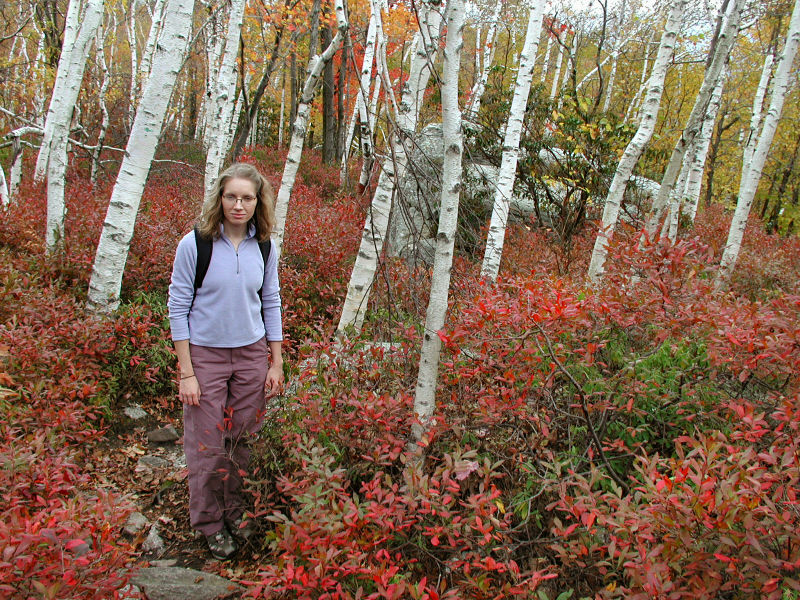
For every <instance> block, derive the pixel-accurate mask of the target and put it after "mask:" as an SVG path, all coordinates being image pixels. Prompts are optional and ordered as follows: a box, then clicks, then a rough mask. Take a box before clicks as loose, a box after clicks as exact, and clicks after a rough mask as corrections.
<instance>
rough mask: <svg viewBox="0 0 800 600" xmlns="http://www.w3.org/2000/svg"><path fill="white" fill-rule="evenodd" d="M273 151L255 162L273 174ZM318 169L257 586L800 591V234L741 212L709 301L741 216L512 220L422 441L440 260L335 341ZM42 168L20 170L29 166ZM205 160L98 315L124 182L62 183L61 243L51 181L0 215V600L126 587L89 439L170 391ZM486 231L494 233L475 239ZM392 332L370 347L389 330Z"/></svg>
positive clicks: (402, 279)
mask: <svg viewBox="0 0 800 600" xmlns="http://www.w3.org/2000/svg"><path fill="white" fill-rule="evenodd" d="M282 158H283V155H282V154H281V153H280V152H274V151H271V150H265V149H251V150H249V151H248V154H246V156H245V160H249V161H253V162H255V163H256V164H257V165H259V166H260V167H261V168H262V169H263V170H264V171H265V172H267V173H268V174H269V177H270V179H271V180H272V182H273V184H274V185H275V186H276V187H277V184H278V181H277V179H278V177H279V174H280V168H279V167H280V165H281V164H282ZM319 163H320V161H318V160H314V158H313V156H312V159H311V160H310V161H309V163H308V164H306V163H305V161H304V165H305V166H304V167H302V168H301V179H300V180H299V181H298V184H297V185H296V187H295V192H294V194H293V197H292V202H291V205H290V210H289V222H288V223H287V233H286V242H285V246H284V254H283V257H282V264H281V282H282V294H283V301H284V306H285V313H284V317H285V325H286V332H287V344H286V349H287V355H288V356H289V359H288V360H287V365H288V366H287V371H288V375H289V376H290V379H291V382H292V385H293V389H294V392H293V393H292V394H291V395H290V396H287V397H285V398H283V399H282V400H281V401H280V402H275V403H271V404H270V406H269V415H268V418H267V419H266V421H265V423H266V424H265V427H264V429H263V431H262V435H261V437H260V439H259V441H258V442H257V444H256V447H255V448H254V450H255V452H254V456H255V459H254V464H253V470H252V473H251V477H250V478H249V480H248V482H247V486H248V489H249V491H250V494H251V495H252V497H253V501H254V506H253V510H254V512H255V513H256V514H257V515H258V516H259V517H260V518H261V520H262V522H263V523H264V524H265V526H264V528H263V536H262V537H261V538H260V540H259V542H258V543H257V551H258V554H259V555H260V558H259V561H258V564H254V565H252V568H251V569H249V570H248V571H247V574H246V575H245V577H244V579H243V580H242V581H241V583H242V584H244V585H245V587H246V592H247V594H248V595H249V596H252V597H265V598H287V599H288V598H337V599H349V598H353V599H354V598H375V599H379V598H416V599H420V600H422V599H429V600H432V599H435V598H452V599H455V598H476V599H484V598H486V599H488V598H508V597H521V598H539V599H553V600H555V599H556V598H567V597H572V598H583V597H600V598H655V597H658V598H662V597H663V598H756V597H767V598H776V599H779V598H783V597H795V596H793V595H792V594H796V593H797V592H796V591H794V590H798V589H800V584H798V579H800V534H799V533H798V531H800V524H799V523H798V518H799V517H800V515H799V514H798V504H797V493H798V487H800V486H799V485H798V483H799V482H800V464H799V462H798V461H800V447H799V444H800V432H798V423H800V416H799V415H800V382H799V381H798V375H797V374H798V373H800V339H798V338H799V337H800V328H798V323H799V322H800V318H798V317H800V295H798V293H799V292H800V290H798V281H800V252H798V247H797V243H798V242H797V239H796V238H790V239H784V238H779V237H776V236H767V235H765V234H763V233H762V231H763V230H762V228H761V227H760V225H759V224H758V223H752V224H751V226H750V227H749V228H748V230H747V233H746V236H745V240H746V243H745V247H744V248H743V254H742V256H741V257H740V263H739V264H738V265H737V270H736V275H735V277H734V279H733V281H732V282H731V285H730V287H729V288H728V289H727V290H726V291H724V292H718V291H715V290H714V279H715V276H716V264H717V263H718V261H719V258H720V255H721V250H722V246H723V244H724V236H725V234H726V232H727V229H726V228H727V223H728V222H729V216H727V215H725V214H724V213H723V212H722V211H721V210H716V209H715V208H714V207H712V208H711V209H709V210H706V211H705V212H703V213H701V215H700V217H699V220H698V223H697V224H696V226H695V229H694V231H693V232H690V233H688V234H687V235H686V236H684V237H683V238H681V239H679V241H678V242H677V243H675V244H666V243H650V244H645V246H644V249H643V250H641V251H638V250H635V248H636V247H637V244H636V241H637V237H636V232H634V231H626V230H624V229H623V230H622V231H621V232H620V234H619V235H618V236H617V237H616V239H615V241H614V243H613V244H612V246H611V248H610V259H609V261H608V264H609V272H608V273H607V274H606V277H605V279H604V281H603V284H602V285H601V286H600V287H598V288H597V289H591V288H587V287H586V286H585V284H584V282H583V274H584V273H585V269H586V263H587V260H588V255H589V254H588V253H589V251H590V249H591V245H592V243H593V239H592V236H591V232H589V231H585V232H582V233H578V234H576V235H575V236H574V237H573V240H572V243H571V245H570V247H569V248H568V249H566V248H564V247H562V246H559V245H558V244H555V243H553V241H552V240H551V239H550V238H549V237H548V232H547V231H545V230H537V229H531V228H529V227H525V226H524V225H520V226H518V227H516V228H515V229H513V230H512V231H510V232H509V236H508V239H507V243H506V249H505V256H504V263H503V268H502V270H501V273H502V278H501V280H500V281H499V282H498V283H497V285H488V284H486V283H483V282H481V281H480V279H479V277H478V269H479V261H480V256H472V255H467V254H461V255H459V256H457V259H456V263H455V265H454V269H453V275H452V277H453V285H452V286H451V290H452V292H451V298H450V310H449V320H448V324H447V326H446V328H445V330H443V331H441V332H439V336H440V338H441V339H442V341H443V354H442V363H441V366H440V371H439V383H440V385H439V390H438V393H437V410H436V413H435V415H434V420H433V423H432V425H431V427H430V429H429V430H428V432H427V434H426V436H425V437H424V439H423V440H422V442H421V443H420V444H414V443H411V438H410V433H409V432H410V430H411V426H412V424H413V423H414V416H413V394H414V387H415V383H416V371H417V363H418V359H419V347H420V343H421V336H422V325H421V323H422V322H423V320H424V311H425V307H426V303H427V292H426V291H425V290H426V286H427V284H428V280H429V271H428V270H427V269H425V268H424V267H419V268H417V269H416V270H413V271H409V269H408V267H407V265H405V264H404V263H401V262H394V261H392V260H389V259H387V260H385V261H383V262H382V264H381V270H380V272H379V274H378V279H377V281H376V284H375V287H374V289H373V291H372V295H371V300H370V310H369V314H368V316H367V320H366V322H365V329H364V333H363V334H362V335H361V336H354V335H350V336H349V337H346V338H345V339H343V340H340V341H334V340H333V339H332V332H333V328H334V327H335V324H336V321H337V319H338V311H339V309H340V306H341V302H342V299H343V298H344V295H345V292H346V286H347V281H348V278H349V274H350V269H351V267H352V264H353V261H354V257H355V253H356V251H357V246H358V242H359V238H360V231H361V227H362V226H363V216H364V214H365V210H366V199H365V198H363V197H354V196H346V195H341V194H339V193H338V192H337V190H336V189H335V185H333V183H332V182H335V181H336V178H337V176H338V175H337V172H336V170H335V169H327V168H324V167H321V166H320V165H319ZM27 167H28V168H30V167H31V165H27ZM199 181H200V178H198V176H197V173H196V172H195V171H193V170H192V169H191V168H188V167H185V166H181V165H171V166H161V167H159V168H158V169H154V170H153V172H152V173H151V177H150V180H149V181H148V185H147V187H146V189H145V195H144V198H143V200H142V208H141V211H140V215H139V220H138V222H137V228H136V234H135V236H134V239H133V241H132V244H131V256H130V258H129V261H128V267H127V269H126V273H125V278H124V280H123V303H122V306H121V307H120V310H119V311H118V312H117V313H116V314H115V315H114V316H113V317H111V318H108V319H98V318H97V317H95V316H93V315H91V314H89V313H87V312H86V310H85V309H84V301H85V290H86V286H87V283H88V278H89V276H90V270H91V263H92V260H93V253H94V248H95V246H96V243H97V239H98V236H99V233H100V228H101V224H102V220H103V217H104V212H105V203H106V202H107V199H108V197H109V196H110V191H111V187H110V185H109V184H108V183H104V182H101V183H100V184H99V185H98V186H97V187H94V188H92V187H91V186H90V185H89V183H88V174H87V173H86V172H85V169H83V168H82V166H81V165H80V164H78V165H77V166H75V167H74V168H73V169H72V170H71V171H70V179H69V185H68V208H69V213H68V221H67V235H66V239H65V244H64V249H63V251H61V252H59V253H57V254H55V255H52V256H45V254H44V251H43V247H42V241H41V240H42V239H43V237H44V236H43V234H44V231H43V223H44V213H45V205H44V192H43V190H42V189H41V188H35V187H29V188H26V189H24V192H23V199H24V202H22V203H19V204H15V205H12V206H11V207H10V208H9V209H7V210H6V211H5V212H4V213H3V215H2V219H0V283H2V285H0V316H2V320H1V321H0V323H1V325H0V359H2V363H0V386H2V387H0V410H2V413H3V419H2V420H1V421H0V433H1V434H2V437H1V438H0V465H2V469H0V492H2V494H3V496H4V498H8V501H7V502H6V503H5V504H4V506H3V508H2V509H1V510H2V519H0V590H1V591H2V594H6V595H17V596H20V597H26V598H27V597H44V598H72V597H82V598H83V597H86V598H91V597H94V598H109V597H114V595H115V594H118V593H119V592H118V590H119V589H120V588H121V587H122V586H123V585H124V584H125V578H126V576H125V575H124V573H125V568H126V567H127V566H128V565H129V564H130V562H131V561H132V559H133V557H134V556H135V550H136V549H135V548H131V547H128V546H127V545H126V544H125V542H123V541H121V540H122V538H121V536H120V533H119V531H120V527H121V525H122V523H123V522H124V520H125V518H126V516H127V513H128V511H129V510H131V507H130V506H129V505H128V504H127V503H126V501H125V499H124V498H123V497H121V496H120V495H119V494H118V493H116V492H114V491H113V490H97V489H95V488H94V487H93V485H92V483H93V482H92V481H91V473H90V472H88V471H87V470H86V469H85V466H84V460H83V459H84V457H85V452H86V450H87V448H90V447H91V446H92V445H93V444H95V443H96V442H97V441H98V440H100V439H102V436H103V435H104V432H105V431H106V430H107V428H108V427H109V426H110V425H113V423H114V422H115V420H116V419H117V416H116V415H117V414H118V413H119V409H120V408H121V407H122V406H124V405H125V404H126V403H128V402H131V401H135V402H139V403H141V404H143V405H144V406H147V405H148V404H150V403H159V404H160V405H161V406H172V407H173V408H175V409H177V408H178V407H177V405H176V404H175V401H174V397H175V384H174V366H175V363H174V356H173V354H172V351H171V348H170V344H169V340H168V330H167V323H166V320H165V318H166V307H165V302H166V295H165V293H166V288H167V285H168V282H169V274H170V268H171V263H172V257H173V254H174V250H175V246H176V245H177V242H178V240H179V239H180V237H181V236H182V235H184V234H185V232H186V231H188V230H189V229H190V228H191V224H192V222H193V220H194V218H195V216H196V215H197V213H198V211H199V206H200V199H199V198H200V194H201V190H200V184H199ZM479 250H480V249H478V251H479ZM376 341H377V342H379V343H376Z"/></svg>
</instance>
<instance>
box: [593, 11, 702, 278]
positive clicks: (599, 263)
mask: <svg viewBox="0 0 800 600" xmlns="http://www.w3.org/2000/svg"><path fill="white" fill-rule="evenodd" d="M687 4H688V0H672V2H671V3H670V11H669V16H668V17H667V23H666V25H665V26H664V33H662V35H661V43H660V44H659V46H658V54H657V55H656V59H655V61H654V63H653V71H652V73H651V74H650V79H649V80H648V83H647V95H646V96H645V99H644V103H643V104H642V109H641V111H640V118H639V127H638V128H637V130H636V133H635V134H634V136H633V139H632V140H631V141H630V142H629V143H628V145H627V146H626V147H625V151H624V152H623V154H622V158H620V161H619V164H618V165H617V170H616V172H615V173H614V178H613V179H612V180H611V185H610V186H609V189H608V195H607V196H606V202H605V207H604V208H603V222H602V224H601V226H600V229H599V231H598V232H597V238H596V239H595V243H594V250H593V251H592V258H591V262H590V264H589V272H588V278H589V281H590V282H591V283H592V284H593V285H596V284H597V283H598V282H599V281H600V279H601V278H602V276H603V266H604V264H605V260H606V255H607V254H608V242H609V240H610V239H611V236H612V234H613V232H614V227H616V224H617V217H619V208H620V205H621V204H622V197H623V195H624V194H625V188H626V187H627V185H628V181H629V180H630V178H631V175H632V174H633V169H634V168H635V167H636V163H637V162H639V158H640V157H641V156H642V153H643V152H644V149H645V146H647V143H648V142H649V141H650V138H651V137H652V136H653V131H654V130H655V126H656V119H657V118H658V110H659V108H660V106H661V96H662V95H663V93H664V78H665V77H666V75H667V69H668V68H669V63H670V60H671V58H672V55H673V53H674V51H675V42H676V39H677V37H678V29H679V28H680V25H681V19H682V17H683V12H684V10H685V9H686V5H687Z"/></svg>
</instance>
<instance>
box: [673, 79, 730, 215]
mask: <svg viewBox="0 0 800 600" xmlns="http://www.w3.org/2000/svg"><path fill="white" fill-rule="evenodd" d="M724 83H725V77H722V78H720V80H719V82H718V83H717V87H716V88H714V93H713V94H711V101H710V102H709V104H708V112H707V113H706V115H705V117H704V118H703V124H702V126H701V127H700V134H699V135H698V137H697V139H695V144H694V148H693V152H692V154H691V159H690V160H691V164H690V166H689V173H688V175H687V178H686V190H685V191H684V193H683V197H684V209H683V213H684V214H685V215H686V216H687V217H688V218H689V220H690V221H691V222H692V223H694V219H695V217H696V216H697V204H698V201H699V200H700V188H701V187H702V185H703V172H704V171H705V165H706V157H707V156H708V148H709V146H710V145H711V135H712V133H713V132H714V123H715V122H716V120H717V114H719V107H720V103H721V102H722V89H723V87H724Z"/></svg>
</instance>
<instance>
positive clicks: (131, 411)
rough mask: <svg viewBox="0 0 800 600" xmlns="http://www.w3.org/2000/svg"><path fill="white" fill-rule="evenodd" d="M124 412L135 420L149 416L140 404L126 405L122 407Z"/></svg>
mask: <svg viewBox="0 0 800 600" xmlns="http://www.w3.org/2000/svg"><path fill="white" fill-rule="evenodd" d="M122 412H123V413H124V414H125V416H126V417H128V418H129V419H133V420H134V421H138V420H139V419H144V418H145V417H146V416H147V411H146V410H144V409H143V408H142V407H141V406H139V405H138V404H131V405H130V406H126V407H125V408H123V409H122Z"/></svg>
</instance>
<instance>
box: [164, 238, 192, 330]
mask: <svg viewBox="0 0 800 600" xmlns="http://www.w3.org/2000/svg"><path fill="white" fill-rule="evenodd" d="M196 263H197V247H196V245H195V243H194V232H191V233H189V234H187V235H186V236H184V237H183V239H181V241H180V242H179V243H178V248H177V250H176V251H175V262H174V263H173V266H172V280H171V282H170V284H169V300H168V302H167V306H168V308H169V325H170V331H171V333H172V339H173V341H179V340H188V339H189V310H190V309H191V307H192V297H193V296H194V273H195V265H196Z"/></svg>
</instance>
